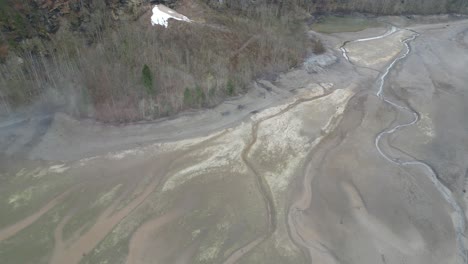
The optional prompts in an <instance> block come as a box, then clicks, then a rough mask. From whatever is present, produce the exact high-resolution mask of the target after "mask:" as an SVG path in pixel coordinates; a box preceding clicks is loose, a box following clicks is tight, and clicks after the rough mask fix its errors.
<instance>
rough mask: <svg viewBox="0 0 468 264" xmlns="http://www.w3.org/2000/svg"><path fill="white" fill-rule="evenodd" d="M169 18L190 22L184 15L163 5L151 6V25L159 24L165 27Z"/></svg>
mask: <svg viewBox="0 0 468 264" xmlns="http://www.w3.org/2000/svg"><path fill="white" fill-rule="evenodd" d="M169 18H172V19H175V20H180V21H185V22H190V19H188V18H187V17H186V16H184V15H182V14H179V13H177V12H176V11H174V10H172V9H170V8H169V7H166V6H164V5H155V6H154V7H153V15H152V16H151V25H153V26H154V25H161V26H163V27H167V25H168V20H169Z"/></svg>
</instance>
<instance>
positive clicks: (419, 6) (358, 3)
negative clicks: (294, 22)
mask: <svg viewBox="0 0 468 264" xmlns="http://www.w3.org/2000/svg"><path fill="white" fill-rule="evenodd" d="M205 1H206V2H208V3H209V4H210V5H211V6H214V7H217V8H235V9H240V10H253V9H252V7H254V6H261V5H264V4H275V5H279V6H280V8H281V9H282V10H291V9H296V10H297V9H306V10H308V11H309V12H311V13H317V12H318V13H326V12H368V13H374V14H381V15H398V14H421V15H425V14H440V13H449V12H454V13H468V1H466V0H290V1H285V0H257V1H253V0H234V1H222V0H205Z"/></svg>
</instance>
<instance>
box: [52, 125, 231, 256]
mask: <svg viewBox="0 0 468 264" xmlns="http://www.w3.org/2000/svg"><path fill="white" fill-rule="evenodd" d="M225 133H226V131H224V132H221V133H219V134H216V135H215V136H212V137H209V138H208V139H206V140H204V141H202V142H200V143H198V144H196V145H195V146H194V147H193V148H192V149H191V150H189V151H188V153H190V152H192V151H194V150H195V149H198V148H199V147H201V146H203V144H205V143H206V142H209V141H212V140H215V139H217V138H219V137H221V136H223V135H224V134H225ZM176 160H178V159H173V160H172V161H171V162H170V163H169V166H167V167H166V169H165V171H163V172H161V175H164V176H163V177H157V176H156V175H153V180H152V181H151V182H150V183H149V185H148V186H147V187H146V188H145V189H144V190H143V192H142V193H141V194H139V195H138V196H137V197H136V198H135V199H133V200H132V201H131V202H130V203H129V204H127V205H126V206H125V207H124V208H122V209H120V210H118V211H116V208H117V206H118V203H119V202H120V201H121V199H123V197H122V198H120V199H118V200H116V201H115V202H114V203H113V204H112V205H111V206H109V207H108V208H107V209H106V210H104V212H103V213H102V214H101V215H100V216H99V217H98V219H97V220H96V222H95V223H94V224H93V226H92V227H91V228H90V229H89V230H88V231H86V232H85V233H84V234H83V235H77V234H74V235H72V236H71V238H70V239H68V240H67V241H64V239H63V235H62V233H63V228H64V226H65V225H66V223H67V222H68V221H69V220H70V218H71V217H72V215H71V214H69V215H67V216H66V217H65V218H64V219H63V220H62V221H61V222H60V224H59V225H58V226H57V227H56V229H55V232H54V234H55V248H54V251H53V254H52V258H51V260H50V263H51V264H62V263H69V264H74V263H79V262H80V260H81V259H82V257H83V256H84V255H86V254H88V253H89V252H91V251H92V250H93V249H94V248H95V247H96V246H97V245H98V243H99V242H100V241H101V240H103V239H104V238H105V237H106V236H107V235H108V234H109V233H110V232H111V231H112V229H113V228H114V227H115V226H116V225H118V224H119V223H120V222H121V221H122V220H123V219H124V218H125V217H126V216H127V215H129V214H130V213H131V212H133V211H134V210H135V209H136V208H138V207H139V206H141V205H142V204H143V203H144V202H145V201H146V200H147V198H148V196H150V194H152V193H153V192H154V191H156V190H157V188H158V186H161V183H163V182H165V181H166V180H167V172H168V171H169V169H170V167H171V166H172V164H173V163H174V162H175V161H176ZM150 173H151V172H150ZM179 213H180V212H178V213H177V215H178V214H179ZM171 219H172V218H171ZM78 232H80V231H78Z"/></svg>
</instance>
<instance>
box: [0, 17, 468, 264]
mask: <svg viewBox="0 0 468 264" xmlns="http://www.w3.org/2000/svg"><path fill="white" fill-rule="evenodd" d="M361 19H362V18H361ZM375 19H376V20H378V23H372V25H373V27H369V28H365V27H364V28H365V29H363V28H360V27H361V26H362V25H363V22H362V21H361V20H360V21H359V23H358V26H359V27H357V28H359V30H361V31H358V32H342V33H330V32H328V33H319V32H314V31H311V32H309V34H316V35H319V36H320V38H321V39H323V41H324V43H325V45H326V46H327V48H328V49H329V51H328V52H327V53H326V54H325V55H320V56H322V57H318V58H312V61H314V62H317V63H318V64H319V65H320V63H321V61H328V62H333V63H325V64H329V65H326V66H325V65H322V66H321V67H312V69H313V70H311V68H310V67H309V66H310V65H308V66H307V65H305V66H304V67H299V68H296V69H292V70H291V71H289V72H287V73H284V74H281V75H280V76H278V77H277V78H276V79H275V80H258V81H256V82H254V83H253V84H252V87H251V89H250V90H249V92H248V93H247V94H246V95H243V96H241V97H238V98H233V99H231V100H229V101H226V102H224V103H223V104H221V105H219V106H218V107H215V108H213V109H208V110H203V111H199V112H194V113H184V114H181V115H180V116H178V117H175V118H172V119H166V120H161V121H158V122H154V123H146V124H133V125H126V126H123V125H122V126H112V125H104V124H100V123H96V122H94V121H91V120H75V119H73V118H70V117H69V116H66V115H64V114H55V115H53V116H31V117H28V118H16V119H9V120H4V121H1V122H0V153H1V156H0V262H1V263H5V264H7V263H15V264H16V263H52V264H63V263H67V264H75V263H102V264H104V263H106V264H114V263H127V264H140V263H324V264H328V263H330V264H332V263H343V264H344V263H359V264H366V263H369V264H375V263H384V264H390V263H395V264H397V263H398V264H402V263H411V264H413V263H424V264H426V263H435V264H439V263H456V264H459V263H468V258H467V252H468V251H467V249H468V241H466V238H465V233H466V225H465V221H466V219H467V215H466V214H465V212H467V206H468V195H467V194H466V188H468V184H467V182H468V181H467V179H466V178H467V177H468V162H467V161H468V84H467V83H468V75H467V69H468V20H464V19H462V18H458V19H455V18H453V17H448V16H445V17H444V16H442V17H431V18H427V17H419V18H418V19H412V20H411V19H408V18H402V17H383V18H375ZM348 20H349V18H347V20H346V21H348ZM332 21H333V23H337V22H336V19H332ZM355 27H356V26H355ZM324 28H329V27H324Z"/></svg>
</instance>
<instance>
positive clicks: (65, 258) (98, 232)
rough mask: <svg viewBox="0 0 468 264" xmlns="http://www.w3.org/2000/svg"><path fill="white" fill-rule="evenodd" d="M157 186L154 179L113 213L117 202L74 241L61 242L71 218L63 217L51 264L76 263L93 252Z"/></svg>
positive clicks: (58, 229) (56, 235)
mask: <svg viewBox="0 0 468 264" xmlns="http://www.w3.org/2000/svg"><path fill="white" fill-rule="evenodd" d="M158 184H159V178H158V177H156V178H155V179H154V180H153V181H152V182H151V183H150V184H149V185H148V187H146V188H145V190H144V191H143V193H141V194H140V195H139V196H138V197H137V198H135V199H134V200H133V201H132V202H130V203H129V204H128V205H127V206H125V207H124V208H123V209H121V210H119V211H117V212H115V213H113V211H114V210H115V207H116V206H117V202H115V203H114V204H113V205H111V206H110V207H108V208H107V209H106V210H105V211H104V212H103V213H102V214H101V215H100V216H99V217H98V219H97V220H96V222H95V223H94V225H93V226H92V227H91V228H90V229H89V230H88V231H87V232H86V233H84V234H83V235H81V236H80V237H79V238H78V239H76V240H74V241H63V236H62V232H63V227H64V226H65V224H66V222H68V220H69V219H70V218H71V217H70V216H67V217H65V218H64V219H63V220H62V222H61V223H60V224H59V225H58V226H57V228H56V230H55V239H56V241H55V249H54V252H53V255H52V258H51V260H50V263H51V264H62V263H78V262H79V261H80V260H81V258H82V257H83V255H85V254H88V253H89V252H91V250H93V249H94V248H95V247H96V246H97V244H98V243H99V242H100V241H101V240H102V239H104V237H106V235H107V234H108V233H109V232H110V231H112V229H113V228H114V227H115V226H116V225H117V224H118V223H120V221H122V220H123V219H124V218H125V217H126V216H127V215H128V214H130V213H131V212H132V211H133V210H134V209H135V208H137V207H138V206H140V205H141V204H142V203H143V202H144V201H145V200H146V198H147V197H148V196H149V195H150V194H151V193H152V192H153V191H154V190H155V189H156V187H157V186H158Z"/></svg>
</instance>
